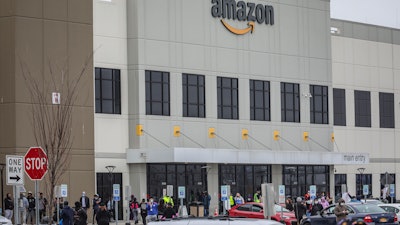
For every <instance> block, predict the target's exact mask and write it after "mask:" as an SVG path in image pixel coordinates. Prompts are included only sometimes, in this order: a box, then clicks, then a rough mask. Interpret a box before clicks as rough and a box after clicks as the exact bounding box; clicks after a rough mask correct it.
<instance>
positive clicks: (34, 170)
mask: <svg viewBox="0 0 400 225" xmlns="http://www.w3.org/2000/svg"><path fill="white" fill-rule="evenodd" d="M47 164H48V159H47V155H46V153H45V152H44V151H43V149H42V148H41V147H31V148H29V150H28V151H27V152H26V154H25V157H24V165H25V173H26V175H28V177H29V178H30V179H31V180H42V179H43V177H44V175H45V174H46V173H47Z"/></svg>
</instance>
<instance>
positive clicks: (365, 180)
mask: <svg viewBox="0 0 400 225" xmlns="http://www.w3.org/2000/svg"><path fill="white" fill-rule="evenodd" d="M364 185H368V196H367V197H371V195H372V174H356V195H357V196H364V195H363V186H364Z"/></svg>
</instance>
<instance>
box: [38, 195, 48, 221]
mask: <svg viewBox="0 0 400 225" xmlns="http://www.w3.org/2000/svg"><path fill="white" fill-rule="evenodd" d="M46 206H47V199H46V198H45V197H43V193H42V192H39V221H42V219H43V217H44V216H46Z"/></svg>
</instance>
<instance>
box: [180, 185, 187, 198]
mask: <svg viewBox="0 0 400 225" xmlns="http://www.w3.org/2000/svg"><path fill="white" fill-rule="evenodd" d="M185 196H186V190H185V186H179V187H178V198H185Z"/></svg>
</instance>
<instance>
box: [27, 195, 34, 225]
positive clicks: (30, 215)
mask: <svg viewBox="0 0 400 225" xmlns="http://www.w3.org/2000/svg"><path fill="white" fill-rule="evenodd" d="M27 199H28V214H27V217H26V222H27V223H29V221H30V224H34V220H33V219H34V218H35V209H36V203H35V197H33V195H32V192H31V191H28V197H27Z"/></svg>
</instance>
